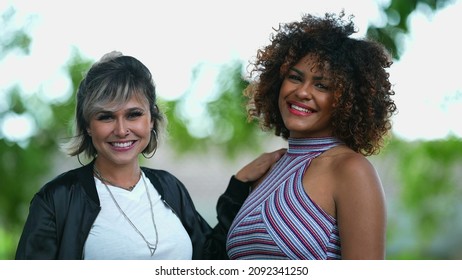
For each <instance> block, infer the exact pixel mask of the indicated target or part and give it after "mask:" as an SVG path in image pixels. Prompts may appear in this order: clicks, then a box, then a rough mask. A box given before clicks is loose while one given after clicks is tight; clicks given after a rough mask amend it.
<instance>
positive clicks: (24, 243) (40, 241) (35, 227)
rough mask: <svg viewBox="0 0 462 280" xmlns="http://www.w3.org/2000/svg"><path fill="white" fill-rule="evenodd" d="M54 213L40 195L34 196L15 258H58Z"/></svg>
mask: <svg viewBox="0 0 462 280" xmlns="http://www.w3.org/2000/svg"><path fill="white" fill-rule="evenodd" d="M54 221H55V220H54V213H53V211H52V209H51V208H50V207H48V205H46V203H45V201H44V200H42V198H41V197H40V196H39V195H35V197H34V198H33V200H32V202H31V205H30V210H29V216H28V217H27V220H26V223H25V225H24V230H23V233H22V235H21V238H20V240H19V244H18V248H17V250H16V256H15V258H16V259H18V260H20V259H40V260H52V259H56V258H57V248H58V246H57V243H58V240H57V236H56V224H55V222H54Z"/></svg>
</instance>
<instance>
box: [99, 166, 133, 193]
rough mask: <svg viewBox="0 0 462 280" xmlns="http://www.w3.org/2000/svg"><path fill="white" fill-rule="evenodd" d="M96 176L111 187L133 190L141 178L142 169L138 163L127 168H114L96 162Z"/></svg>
mask: <svg viewBox="0 0 462 280" xmlns="http://www.w3.org/2000/svg"><path fill="white" fill-rule="evenodd" d="M94 173H95V176H96V177H97V178H98V179H99V180H100V181H102V182H103V183H106V184H108V185H111V186H116V187H119V188H123V189H127V190H132V189H133V188H134V186H135V185H136V184H137V183H138V181H139V179H140V177H141V168H140V166H139V165H138V163H136V164H133V165H127V166H113V165H107V164H102V163H101V162H98V160H96V161H95V165H94Z"/></svg>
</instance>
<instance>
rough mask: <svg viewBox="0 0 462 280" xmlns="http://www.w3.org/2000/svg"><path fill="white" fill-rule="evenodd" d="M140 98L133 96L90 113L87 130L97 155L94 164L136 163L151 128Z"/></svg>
mask: <svg viewBox="0 0 462 280" xmlns="http://www.w3.org/2000/svg"><path fill="white" fill-rule="evenodd" d="M142 99H143V98H142V97H140V96H139V95H138V96H137V95H134V96H132V97H131V98H130V99H129V100H128V101H127V102H126V103H124V104H122V105H121V106H118V107H117V108H116V109H101V110H98V111H97V112H96V113H95V114H94V115H93V116H92V118H91V119H90V123H89V127H88V129H87V131H88V134H89V135H90V136H91V139H92V143H93V146H94V147H95V149H96V151H97V154H98V156H97V158H96V161H97V162H98V165H108V166H120V165H128V164H136V163H137V162H138V155H139V154H140V153H141V152H142V151H143V150H144V149H145V148H146V146H147V145H148V143H149V140H150V137H151V130H152V128H153V122H152V121H151V113H150V111H149V106H148V102H147V101H146V102H142V101H141V100H142Z"/></svg>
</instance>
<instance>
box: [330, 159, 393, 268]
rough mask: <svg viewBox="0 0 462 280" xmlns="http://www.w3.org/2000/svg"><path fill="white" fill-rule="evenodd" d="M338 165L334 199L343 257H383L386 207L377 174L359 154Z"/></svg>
mask: <svg viewBox="0 0 462 280" xmlns="http://www.w3.org/2000/svg"><path fill="white" fill-rule="evenodd" d="M341 166H342V167H341V168H339V170H338V171H339V172H338V174H337V182H338V188H337V189H336V193H335V195H334V199H335V203H336V211H337V221H338V226H339V232H340V242H341V246H342V259H384V258H385V231H386V209H385V201H384V200H385V199H384V193H383V189H382V185H381V182H380V179H379V176H378V175H377V173H376V171H375V169H374V167H373V166H372V165H371V164H370V162H369V161H368V160H367V159H366V158H364V157H362V156H360V155H356V156H353V157H349V158H348V159H346V160H344V161H343V162H342V164H341Z"/></svg>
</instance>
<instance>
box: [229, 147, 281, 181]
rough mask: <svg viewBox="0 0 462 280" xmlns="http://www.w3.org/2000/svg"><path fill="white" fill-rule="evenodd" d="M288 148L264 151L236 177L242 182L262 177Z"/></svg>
mask: <svg viewBox="0 0 462 280" xmlns="http://www.w3.org/2000/svg"><path fill="white" fill-rule="evenodd" d="M286 151H287V149H279V150H276V151H273V152H270V153H263V154H261V155H260V156H259V157H257V158H256V159H254V160H253V161H252V162H250V163H249V164H247V165H246V166H244V167H243V168H242V169H241V170H239V171H238V172H237V173H236V175H235V176H236V179H238V180H240V181H242V182H253V181H257V180H258V179H260V178H261V177H262V176H263V175H265V174H266V172H268V170H269V169H270V168H271V166H272V165H273V164H274V163H276V162H277V161H278V160H279V159H280V158H281V157H282V156H283V155H284V154H285V153H286Z"/></svg>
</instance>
